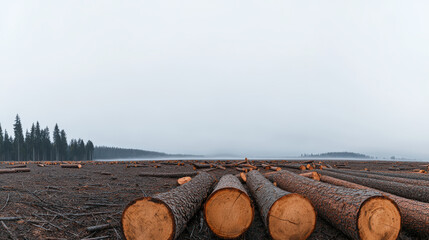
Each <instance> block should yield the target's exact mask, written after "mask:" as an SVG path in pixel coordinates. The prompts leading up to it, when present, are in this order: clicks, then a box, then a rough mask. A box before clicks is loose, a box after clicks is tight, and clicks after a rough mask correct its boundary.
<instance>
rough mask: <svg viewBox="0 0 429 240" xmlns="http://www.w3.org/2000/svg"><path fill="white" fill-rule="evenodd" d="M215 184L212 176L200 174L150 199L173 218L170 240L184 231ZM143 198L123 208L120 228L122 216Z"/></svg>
mask: <svg viewBox="0 0 429 240" xmlns="http://www.w3.org/2000/svg"><path fill="white" fill-rule="evenodd" d="M215 182H216V179H215V178H214V177H213V176H211V175H210V174H208V173H205V172H200V173H199V174H198V175H197V176H196V177H194V178H193V179H192V181H190V182H188V183H186V184H183V185H181V186H179V187H177V188H175V189H173V190H171V191H168V192H165V193H159V194H156V195H154V196H153V197H152V198H150V199H152V200H155V201H159V202H162V203H163V204H165V205H167V206H168V208H169V210H170V212H171V214H172V215H173V216H174V226H173V229H174V235H173V237H172V238H171V239H175V238H177V237H178V236H179V235H180V233H181V232H182V231H183V230H184V229H185V227H186V223H187V222H188V221H189V220H190V219H191V218H192V216H193V215H194V214H195V213H196V211H197V210H198V209H199V208H200V206H201V204H202V202H203V201H204V200H205V199H206V198H207V196H208V194H209V192H210V190H211V189H212V186H213V184H214V183H215ZM145 198H146V197H144V198H140V199H136V200H134V201H133V202H131V203H130V204H129V205H128V206H127V207H126V208H125V210H124V213H123V215H122V227H124V215H125V212H126V211H127V209H128V208H129V207H130V206H131V205H133V204H134V203H136V202H137V201H139V200H143V199H145ZM146 199H147V198H146Z"/></svg>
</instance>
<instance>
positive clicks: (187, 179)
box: [177, 177, 192, 185]
mask: <svg viewBox="0 0 429 240" xmlns="http://www.w3.org/2000/svg"><path fill="white" fill-rule="evenodd" d="M191 180H192V178H191V177H181V178H179V179H177V183H178V184H179V185H183V184H185V183H187V182H190V181H191Z"/></svg>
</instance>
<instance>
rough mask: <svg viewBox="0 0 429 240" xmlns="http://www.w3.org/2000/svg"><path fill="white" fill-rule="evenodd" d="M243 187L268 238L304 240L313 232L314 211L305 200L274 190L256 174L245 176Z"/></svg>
mask: <svg viewBox="0 0 429 240" xmlns="http://www.w3.org/2000/svg"><path fill="white" fill-rule="evenodd" d="M247 186H248V187H249V189H250V192H251V193H252V196H253V197H254V198H255V199H256V202H257V204H258V207H259V210H260V213H261V217H262V220H263V222H264V224H265V226H266V227H267V230H268V233H269V234H270V236H271V238H273V239H306V238H307V237H308V236H310V234H311V233H312V232H313V230H314V228H315V226H316V211H315V210H314V207H313V205H312V204H311V202H310V201H309V200H308V199H307V198H305V197H303V196H301V195H300V194H296V193H290V192H286V191H284V190H282V189H280V188H278V187H276V186H274V185H273V184H272V183H271V182H270V181H268V180H267V179H266V178H265V177H264V176H262V174H261V173H260V172H258V171H251V172H249V173H248V174H247Z"/></svg>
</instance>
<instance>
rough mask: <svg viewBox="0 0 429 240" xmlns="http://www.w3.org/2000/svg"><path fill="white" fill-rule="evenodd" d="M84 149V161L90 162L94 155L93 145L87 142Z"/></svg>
mask: <svg viewBox="0 0 429 240" xmlns="http://www.w3.org/2000/svg"><path fill="white" fill-rule="evenodd" d="M85 148H86V159H87V160H92V159H93V155H94V144H93V143H92V142H91V141H90V140H88V142H87V143H86V147H85Z"/></svg>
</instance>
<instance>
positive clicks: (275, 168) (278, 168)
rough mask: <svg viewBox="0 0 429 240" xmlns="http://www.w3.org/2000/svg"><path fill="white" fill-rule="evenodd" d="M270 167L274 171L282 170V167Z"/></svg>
mask: <svg viewBox="0 0 429 240" xmlns="http://www.w3.org/2000/svg"><path fill="white" fill-rule="evenodd" d="M270 169H271V170H273V171H281V170H282V168H281V167H273V166H271V167H270Z"/></svg>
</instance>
